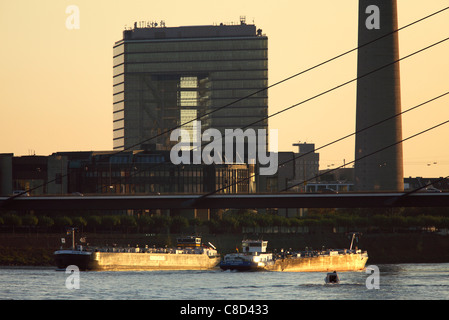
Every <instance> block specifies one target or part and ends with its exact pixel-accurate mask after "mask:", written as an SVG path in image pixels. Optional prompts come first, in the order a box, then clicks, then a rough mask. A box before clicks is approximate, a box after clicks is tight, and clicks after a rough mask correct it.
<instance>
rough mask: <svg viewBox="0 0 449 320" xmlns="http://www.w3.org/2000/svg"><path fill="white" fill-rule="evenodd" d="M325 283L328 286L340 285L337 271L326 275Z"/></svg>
mask: <svg viewBox="0 0 449 320" xmlns="http://www.w3.org/2000/svg"><path fill="white" fill-rule="evenodd" d="M324 281H325V282H326V284H339V283H340V278H339V276H338V274H337V272H336V271H334V272H330V273H328V274H327V275H326V278H324Z"/></svg>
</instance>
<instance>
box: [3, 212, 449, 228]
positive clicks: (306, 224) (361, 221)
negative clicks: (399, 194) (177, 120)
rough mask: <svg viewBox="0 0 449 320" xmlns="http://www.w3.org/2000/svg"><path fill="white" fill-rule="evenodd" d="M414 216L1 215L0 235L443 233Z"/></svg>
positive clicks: (441, 219) (443, 221)
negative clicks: (71, 230)
mask: <svg viewBox="0 0 449 320" xmlns="http://www.w3.org/2000/svg"><path fill="white" fill-rule="evenodd" d="M433 213H434V214H429V213H428V212H425V211H424V212H422V211H419V210H418V211H415V212H412V214H408V215H405V214H403V213H402V214H401V213H394V214H393V213H385V212H379V213H376V212H370V213H368V214H366V213H365V214H360V213H354V212H341V211H336V210H324V211H323V210H309V212H308V214H307V215H306V216H304V217H297V216H295V217H284V216H279V215H276V214H270V213H258V212H257V211H255V210H227V211H223V210H222V211H221V212H219V214H216V215H214V216H213V217H212V218H211V219H210V220H209V221H202V220H199V219H197V218H194V219H188V218H186V217H184V216H179V215H178V216H173V217H170V216H167V215H118V214H117V215H95V214H94V215H92V214H89V215H87V214H85V215H60V216H59V215H53V216H49V215H34V214H17V213H11V212H10V213H4V214H2V215H0V227H1V229H0V230H7V231H12V232H65V230H66V228H68V227H77V228H78V229H79V230H80V231H82V232H94V233H96V232H123V233H157V234H160V233H167V232H171V233H182V232H188V231H189V232H192V231H193V230H195V228H197V227H200V226H206V227H208V230H209V232H210V233H216V234H220V233H241V232H258V233H268V232H279V233H282V232H310V231H312V230H318V229H321V230H337V229H338V230H340V232H346V231H351V230H365V231H376V230H381V231H387V232H399V231H404V230H407V231H411V230H416V231H419V230H422V229H427V230H430V229H432V228H433V229H445V228H446V229H447V228H449V216H446V215H443V214H442V213H440V214H439V215H438V212H436V213H437V214H435V212H433Z"/></svg>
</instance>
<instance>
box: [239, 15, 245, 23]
mask: <svg viewBox="0 0 449 320" xmlns="http://www.w3.org/2000/svg"><path fill="white" fill-rule="evenodd" d="M240 24H246V16H240Z"/></svg>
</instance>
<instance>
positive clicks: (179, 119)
mask: <svg viewBox="0 0 449 320" xmlns="http://www.w3.org/2000/svg"><path fill="white" fill-rule="evenodd" d="M267 42H268V39H267V37H266V36H264V35H263V34H262V30H260V29H259V30H257V29H256V26H255V25H252V24H246V23H245V21H244V20H242V21H241V22H240V24H231V25H224V24H220V25H211V26H186V27H170V28H169V27H165V24H159V25H157V26H156V24H155V23H151V24H148V23H136V24H135V25H134V28H132V29H129V30H124V32H123V39H121V40H120V41H118V42H116V43H115V45H114V71H113V86H114V87H113V94H114V96H113V146H114V150H123V149H158V150H170V149H171V147H172V146H173V145H174V144H176V142H173V141H170V133H168V134H162V133H163V132H166V131H169V130H170V129H173V128H175V127H177V126H180V125H183V124H185V123H186V122H188V121H191V120H193V119H196V118H198V117H201V118H200V121H201V128H200V127H199V126H198V127H196V126H194V125H193V123H192V122H190V123H188V124H185V125H183V126H182V128H183V129H186V130H187V131H189V132H190V133H191V135H192V136H194V133H195V132H197V130H200V129H201V130H202V131H204V130H205V129H207V128H215V129H218V130H220V132H221V133H222V135H224V130H225V129H237V128H246V126H248V125H249V124H252V123H254V122H256V121H258V120H260V119H261V118H263V117H265V116H267V112H268V98H267V91H266V90H265V91H264V90H262V89H264V88H266V87H267V86H268V52H267ZM260 90H262V91H261V92H259V93H257V94H254V93H255V92H257V91H260ZM251 94H254V95H252V96H251V97H248V98H246V99H242V100H241V101H237V100H239V99H241V98H243V97H246V96H248V95H251ZM236 101H237V102H236ZM234 102H236V103H234ZM231 103H233V104H232V105H230V106H229V107H226V108H223V109H221V110H218V111H215V110H216V109H217V108H221V107H223V106H225V105H228V104H231ZM205 114H208V115H206V116H204V117H203V115H205ZM267 124H268V121H267V120H264V121H261V122H258V123H257V124H253V125H251V126H250V128H253V129H255V130H257V129H267ZM156 136H157V137H156ZM153 137H156V138H154V139H152V138H153Z"/></svg>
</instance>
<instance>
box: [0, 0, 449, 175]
mask: <svg viewBox="0 0 449 320" xmlns="http://www.w3.org/2000/svg"><path fill="white" fill-rule="evenodd" d="M357 3H358V1H356V0H344V1H335V0H321V1H305V0H279V1H264V0H257V1H253V0H245V1H241V0H240V1H235V0H227V1H221V2H218V1H211V0H207V1H206V0H190V1H178V0H166V1H149V0H144V1H138V0H126V1H125V0H112V1H111V0H109V1H106V0H94V1H92V0H70V1H67V0H41V1H32V0H22V1H7V0H1V2H0V35H1V39H2V48H1V49H2V50H1V51H0V68H1V72H0V95H1V106H0V137H1V138H0V153H14V154H15V155H16V156H20V155H27V154H29V153H33V154H34V153H35V154H36V155H49V154H51V153H53V152H56V151H87V150H111V149H112V47H113V45H114V42H115V41H118V40H120V39H121V37H122V31H123V29H124V27H125V26H128V27H130V26H132V25H133V23H134V21H141V20H145V21H160V20H164V21H165V23H166V26H167V27H176V26H185V25H210V24H214V23H220V22H224V23H230V22H235V23H237V22H238V21H239V18H240V16H246V21H247V23H252V22H254V23H255V24H256V26H257V27H258V28H261V29H262V30H263V33H265V34H266V35H267V36H268V39H269V40H268V53H269V83H270V84H273V83H275V82H277V81H279V80H282V79H284V78H286V77H288V76H290V75H292V74H295V73H297V72H299V71H301V70H304V69H306V68H308V67H311V66H313V65H315V64H317V63H320V62H322V61H324V60H327V59H329V58H332V57H333V56H335V55H337V54H340V53H342V52H345V51H347V50H350V49H352V48H355V47H357V23H358V21H357V12H358V5H357ZM70 5H76V6H77V7H78V8H79V13H80V28H79V29H74V30H69V29H67V28H66V19H67V17H68V16H69V14H67V13H66V8H67V7H68V6H70ZM398 5H399V26H404V25H406V24H408V23H410V22H413V21H414V20H417V19H419V18H421V17H424V16H426V15H428V14H430V13H433V12H435V11H438V10H440V9H443V8H445V7H448V6H449V0H430V1H422V0H398ZM446 37H449V10H447V11H445V12H444V13H441V14H439V15H438V16H435V17H433V18H430V19H428V20H426V21H424V22H421V23H419V24H417V25H414V26H412V27H409V28H407V29H405V30H403V31H401V32H400V33H399V41H400V56H401V57H402V56H405V55H407V54H410V53H412V52H414V51H416V50H419V49H421V48H424V47H426V46H428V45H430V44H432V43H434V42H437V41H439V40H442V39H444V38H446ZM356 62H357V58H356V53H355V52H354V53H352V54H349V55H347V56H346V57H344V58H341V59H339V60H337V61H334V62H332V63H331V64H328V65H326V66H324V67H321V68H319V69H317V70H315V71H313V72H310V73H307V74H305V75H303V76H300V77H297V78H295V79H293V80H290V81H288V82H287V83H284V84H281V85H279V86H276V87H274V88H272V89H270V90H269V93H268V94H269V114H272V113H274V112H276V111H279V110H281V109H283V108H286V107H288V106H290V105H292V104H295V103H298V102H300V101H302V100H305V99H307V98H309V97H312V96H314V95H315V94H318V93H320V92H322V91H325V90H327V89H330V88H332V87H333V86H336V85H339V84H341V83H343V82H345V81H348V80H351V79H353V78H354V77H356V75H357V73H356V71H357V70H356ZM400 68H401V86H402V89H401V92H402V108H403V110H405V109H408V108H410V107H413V106H415V105H417V104H419V103H421V102H424V101H426V100H429V99H431V98H433V97H435V96H438V95H440V94H442V93H445V92H447V91H449V41H447V42H445V43H443V44H441V45H439V46H437V47H434V48H432V49H430V50H427V51H425V52H423V53H421V54H419V55H416V56H414V57H411V58H409V59H407V60H404V61H403V62H401V65H400ZM355 98H356V83H355V82H354V83H352V84H350V85H347V86H345V87H344V88H341V89H338V90H336V91H334V92H332V93H330V94H327V95H326V96H323V97H320V98H318V99H316V100H314V101H312V102H310V103H306V104H304V105H301V106H299V107H297V108H295V109H294V110H290V111H288V112H285V113H283V114H282V115H279V116H276V117H274V118H272V119H271V120H270V121H269V125H270V129H278V130H279V131H278V133H279V150H280V151H293V150H294V151H296V148H295V147H293V146H292V144H293V143H296V142H298V141H301V142H308V143H315V145H316V147H317V148H318V147H320V146H322V145H324V144H326V143H328V142H331V141H333V140H335V139H337V138H340V137H342V136H344V135H346V134H349V133H352V132H354V130H355V108H356V103H355V101H356V99H355ZM402 120H403V137H404V138H405V137H408V136H410V135H412V134H415V133H417V132H419V131H422V130H424V129H427V128H429V127H431V126H434V125H436V124H438V123H440V122H442V121H444V120H449V96H446V97H445V98H442V99H440V100H438V101H437V102H433V103H431V104H428V105H426V106H423V107H421V108H419V109H418V110H416V111H412V112H410V113H408V114H406V115H404V116H403V119H402ZM448 138H449V124H448V125H445V126H443V127H440V128H438V129H435V130H433V131H431V132H429V133H426V134H424V135H422V136H420V137H417V138H414V139H412V140H409V141H407V142H405V143H404V146H403V147H404V172H405V176H425V177H429V176H437V177H439V176H447V175H449V144H448V142H447V141H448ZM319 152H320V158H321V162H320V166H321V169H325V168H327V167H328V166H331V165H334V166H339V165H341V164H343V161H346V163H348V162H350V161H353V160H354V139H353V138H352V139H347V140H345V141H344V142H340V143H338V144H336V145H334V146H332V147H328V148H324V149H322V150H320V151H319ZM428 164H431V165H428Z"/></svg>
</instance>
